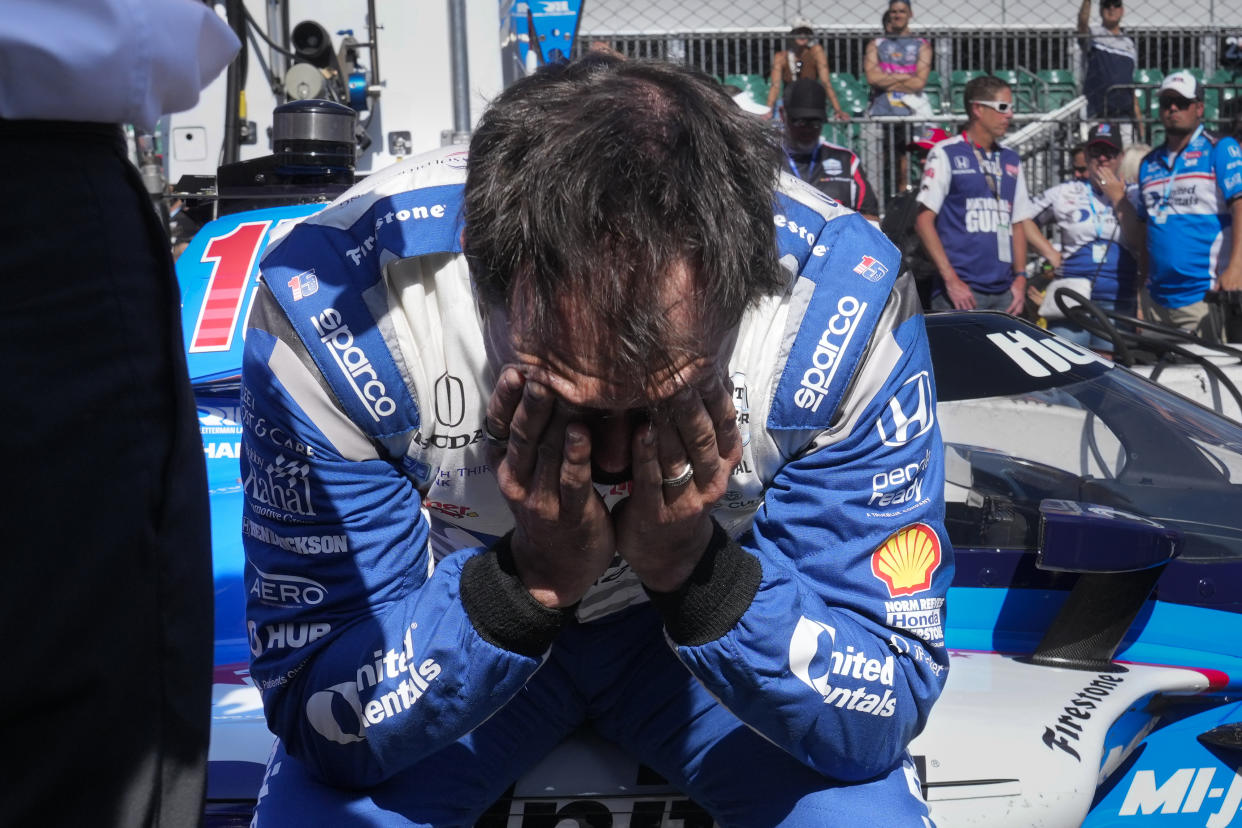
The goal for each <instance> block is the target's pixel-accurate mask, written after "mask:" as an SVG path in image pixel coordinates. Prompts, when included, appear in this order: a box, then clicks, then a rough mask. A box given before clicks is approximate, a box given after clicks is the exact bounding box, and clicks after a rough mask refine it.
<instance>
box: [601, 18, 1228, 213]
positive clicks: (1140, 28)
mask: <svg viewBox="0 0 1242 828" xmlns="http://www.w3.org/2000/svg"><path fill="white" fill-rule="evenodd" d="M1195 2H1196V0H1191V3H1190V4H1188V5H1179V7H1178V8H1176V9H1174V8H1173V7H1172V5H1171V4H1167V3H1158V2H1156V0H1147V2H1144V0H1129V2H1128V3H1127V12H1126V19H1125V21H1124V22H1125V24H1126V27H1125V30H1126V34H1128V35H1129V36H1130V37H1132V38H1133V39H1134V41H1135V44H1136V46H1137V48H1138V55H1139V60H1138V63H1139V69H1138V70H1137V71H1136V72H1135V73H1134V78H1133V89H1134V92H1135V94H1136V95H1137V96H1138V97H1139V102H1140V104H1141V107H1142V112H1143V114H1144V120H1145V126H1146V129H1147V132H1146V134H1147V136H1148V140H1149V142H1152V143H1158V142H1159V141H1160V140H1162V139H1163V136H1162V134H1161V129H1160V124H1159V119H1158V112H1157V109H1156V99H1155V94H1154V89H1155V88H1156V87H1157V86H1158V85H1159V83H1160V80H1161V79H1162V78H1163V77H1164V75H1165V74H1167V73H1169V72H1172V71H1174V70H1176V69H1182V68H1185V69H1190V70H1191V71H1193V72H1195V73H1196V74H1197V75H1199V76H1200V77H1201V78H1202V79H1203V80H1205V81H1206V83H1207V94H1206V96H1205V113H1204V117H1205V120H1206V121H1207V122H1208V126H1209V128H1211V129H1216V130H1217V131H1223V132H1231V131H1233V130H1234V123H1235V119H1237V120H1239V121H1242V94H1239V87H1240V85H1242V3H1232V2H1231V3H1222V2H1219V0H1197V2H1198V4H1199V5H1197V6H1196V5H1195ZM822 5H823V8H822V9H817V8H816V7H815V4H814V3H813V2H803V3H798V4H797V11H796V13H794V12H791V11H790V10H791V8H792V7H793V6H794V4H793V3H789V2H768V3H764V2H754V3H746V4H742V3H741V2H737V1H736V0H734V2H730V0H720V1H719V2H713V3H710V4H709V3H707V2H706V0H703V2H698V0H683V1H682V2H680V3H675V4H669V3H659V2H656V1H655V0H627V1H626V3H624V4H621V3H618V2H615V0H613V2H607V1H606V0H605V1H603V2H601V0H592V2H591V3H587V4H586V6H585V11H584V19H583V23H582V25H581V27H580V29H579V44H580V47H585V45H586V44H588V43H590V42H593V41H597V40H599V41H604V42H606V43H608V44H610V45H611V46H613V47H614V48H616V49H617V50H619V51H620V52H622V53H623V54H626V55H629V56H633V57H654V58H662V59H667V60H673V61H677V62H682V63H686V64H689V65H693V66H697V67H698V68H700V69H702V70H704V71H705V72H707V73H709V74H712V75H714V76H716V77H718V78H720V79H721V80H722V81H723V82H726V83H732V84H736V85H737V86H739V87H741V88H742V89H744V90H747V91H749V92H750V94H751V95H752V96H754V98H755V99H756V100H757V101H759V102H760V103H763V102H765V101H766V100H767V91H768V82H767V72H768V70H769V67H770V66H771V61H772V56H773V54H774V53H776V52H777V51H779V50H781V49H783V48H785V42H786V41H785V39H786V34H787V32H788V29H789V22H788V21H787V20H782V19H781V18H782V15H783V14H789V16H790V17H791V18H792V17H794V16H797V17H802V18H805V19H808V20H810V21H811V22H812V23H814V28H815V31H816V40H817V42H819V43H821V44H822V45H823V46H824V47H825V48H826V49H827V52H828V56H829V63H830V68H831V70H832V76H831V79H832V84H833V87H834V89H835V90H836V92H837V96H838V98H839V99H840V101H841V103H842V105H843V106H844V107H845V108H846V109H848V110H850V111H851V112H852V113H853V116H854V120H853V121H852V122H851V123H850V124H836V123H831V122H830V123H828V124H827V125H825V128H824V134H825V137H826V138H828V139H829V140H831V141H834V142H836V143H841V144H847V145H850V146H851V147H853V149H854V150H855V151H857V152H859V154H860V155H863V156H864V157H866V155H865V153H864V152H863V149H864V148H863V147H862V146H861V142H862V141H864V140H866V138H865V137H864V136H866V135H867V134H868V132H869V131H868V130H863V129H861V122H862V121H863V120H865V119H864V118H863V112H864V110H865V107H866V105H867V100H868V89H867V84H866V81H865V79H864V77H863V75H862V64H863V53H864V50H865V48H866V45H867V43H868V42H869V41H870V40H871V39H872V38H875V37H878V36H880V34H881V32H880V30H879V15H880V12H881V11H882V9H883V6H884V4H883V3H882V2H877V3H875V4H867V5H866V6H864V7H862V8H860V7H859V5H858V4H851V6H850V7H849V8H843V7H841V6H840V5H839V4H832V5H831V6H829V5H828V4H827V3H823V4H822ZM914 8H915V20H914V25H913V26H912V30H913V34H916V35H918V36H920V37H924V38H926V39H927V40H928V41H929V42H931V44H932V46H933V52H934V55H935V60H934V63H933V71H932V74H931V78H930V79H929V82H928V87H927V90H926V94H927V96H928V98H929V99H930V101H931V103H932V105H933V109H934V111H935V113H936V116H937V117H935V118H934V119H932V120H931V121H929V120H928V119H927V118H912V119H909V120H912V121H914V122H916V123H927V122H930V123H935V124H937V125H940V126H943V127H945V128H946V129H949V130H950V131H952V130H953V129H955V127H956V126H957V125H958V124H961V123H962V122H964V121H965V115H964V113H963V107H962V100H961V90H962V88H963V87H964V86H965V84H966V82H967V81H968V80H969V79H970V78H971V77H973V76H975V75H977V74H981V73H985V72H991V73H993V74H996V75H999V76H1001V77H1003V78H1005V79H1006V80H1007V81H1009V83H1010V84H1011V86H1013V88H1014V96H1015V100H1016V102H1017V104H1018V107H1019V115H1018V116H1016V117H1015V119H1014V126H1013V129H1012V131H1011V132H1010V135H1009V137H1008V139H1007V140H1006V143H1007V144H1009V145H1011V146H1014V147H1015V148H1016V149H1018V151H1019V152H1020V153H1021V154H1022V157H1023V163H1024V167H1025V171H1026V177H1027V184H1028V187H1029V188H1030V190H1031V191H1032V192H1038V191H1040V190H1042V189H1043V188H1045V187H1047V186H1049V185H1051V184H1053V183H1055V182H1057V181H1059V180H1061V179H1062V178H1064V177H1066V171H1067V170H1068V167H1069V158H1068V156H1067V155H1066V149H1067V148H1068V147H1069V146H1071V145H1072V144H1073V143H1075V142H1076V141H1077V140H1079V138H1080V137H1081V136H1083V135H1085V132H1086V129H1087V128H1088V127H1089V125H1090V124H1089V123H1087V122H1086V120H1085V100H1084V99H1083V98H1082V97H1081V96H1080V95H1079V92H1080V84H1081V80H1082V77H1081V76H1082V65H1083V61H1082V56H1083V55H1082V50H1083V45H1082V43H1081V41H1080V40H1079V38H1078V36H1077V34H1076V32H1075V31H1074V26H1075V18H1076V13H1077V4H1076V3H1073V2H1067V3H1065V4H1064V7H1063V8H1062V9H1059V10H1058V11H1057V15H1058V18H1059V19H1055V20H1054V19H1050V14H1051V13H1050V11H1049V8H1048V6H1047V5H1045V4H1038V3H1025V4H1017V3H1013V2H1005V1H1004V0H1002V2H1001V3H999V4H997V3H994V2H993V3H988V4H979V6H977V7H975V8H971V6H970V5H968V4H964V3H960V2H955V3H947V2H940V0H917V2H916V3H915V5H914ZM1097 9H1098V5H1097V4H1096V3H1095V2H1094V1H1093V8H1092V20H1093V21H1094V20H1096V19H1097V16H1098V12H1097ZM817 12H818V13H817ZM829 21H831V22H829ZM875 120H876V121H877V122H882V123H883V124H884V128H885V129H892V128H893V127H894V126H896V125H897V124H898V123H899V122H900V120H901V119H894V118H883V119H875ZM890 145H891V144H890ZM896 170H897V165H896V164H889V165H887V167H886V168H885V169H882V170H866V172H867V175H868V177H869V178H870V179H871V181H872V183H873V185H874V186H875V187H876V189H877V190H878V191H879V194H880V197H881V200H882V202H883V200H884V199H885V198H886V197H887V196H888V195H890V194H892V193H894V192H897V191H898V190H900V189H901V188H902V186H904V185H905V183H906V182H900V181H897V180H895V177H896Z"/></svg>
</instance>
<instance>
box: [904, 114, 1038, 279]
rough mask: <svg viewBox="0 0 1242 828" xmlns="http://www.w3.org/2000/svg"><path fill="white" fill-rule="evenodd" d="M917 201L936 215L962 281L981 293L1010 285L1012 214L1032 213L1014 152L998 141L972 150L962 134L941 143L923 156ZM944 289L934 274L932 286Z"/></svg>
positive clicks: (1012, 273) (938, 232)
mask: <svg viewBox="0 0 1242 828" xmlns="http://www.w3.org/2000/svg"><path fill="white" fill-rule="evenodd" d="M980 160H982V164H980ZM989 179H990V180H991V182H992V183H991V185H989V183H988V182H989ZM993 186H995V187H996V189H995V192H993ZM918 201H919V203H920V204H922V205H923V206H925V207H927V208H928V209H930V210H931V211H933V212H934V213H935V214H936V233H937V234H938V235H939V236H940V243H941V244H942V245H944V252H945V254H946V255H947V256H948V257H949V263H950V264H952V265H953V270H954V271H955V272H956V273H957V275H958V277H959V278H961V280H962V281H963V282H965V283H966V284H967V285H969V286H970V287H972V288H974V289H975V290H978V291H980V292H981V293H1003V292H1004V291H1006V290H1008V289H1009V286H1010V285H1011V284H1012V283H1013V277H1014V272H1015V267H1014V264H1013V252H1012V251H1013V247H1012V245H1013V236H1012V232H1011V231H1012V227H1013V221H1014V217H1015V216H1018V217H1022V216H1026V215H1028V214H1029V212H1030V199H1029V198H1028V197H1027V193H1026V183H1025V182H1024V181H1023V178H1022V169H1021V165H1020V160H1019V158H1018V153H1016V152H1014V151H1013V150H1011V149H1009V148H1007V147H1002V146H1000V145H997V146H996V147H994V148H993V149H992V151H991V152H985V151H983V150H982V149H979V150H978V151H977V152H976V148H975V147H974V145H973V144H971V142H970V141H969V140H967V139H966V138H965V136H961V135H959V136H957V137H956V138H950V139H949V140H947V141H941V142H940V143H939V144H937V145H936V146H934V147H932V150H931V152H930V153H929V154H928V156H927V164H926V165H925V166H924V167H923V181H922V184H920V186H919V196H918ZM1002 247H1004V248H1005V250H1006V252H1007V255H1006V256H1004V257H1002V256H1001V255H1000V251H1001V249H1002ZM1019 267H1020V266H1019ZM943 289H944V286H943V283H942V282H941V280H940V278H939V276H937V278H936V282H935V286H934V290H935V291H936V292H940V291H942V290H943Z"/></svg>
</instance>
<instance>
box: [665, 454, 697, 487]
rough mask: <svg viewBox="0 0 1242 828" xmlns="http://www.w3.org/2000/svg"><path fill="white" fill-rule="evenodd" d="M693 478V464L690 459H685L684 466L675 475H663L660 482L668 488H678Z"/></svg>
mask: <svg viewBox="0 0 1242 828" xmlns="http://www.w3.org/2000/svg"><path fill="white" fill-rule="evenodd" d="M693 479H694V466H692V465H691V464H690V461H689V460H687V461H686V467H685V468H684V469H682V470H681V473H680V474H678V475H677V476H676V477H665V478H663V479H662V480H661V481H660V482H661V483H663V484H664V485H665V486H668V487H669V488H670V489H680V488H681V487H682V486H684V485H686V484H687V483H689V482H690V481H691V480H693Z"/></svg>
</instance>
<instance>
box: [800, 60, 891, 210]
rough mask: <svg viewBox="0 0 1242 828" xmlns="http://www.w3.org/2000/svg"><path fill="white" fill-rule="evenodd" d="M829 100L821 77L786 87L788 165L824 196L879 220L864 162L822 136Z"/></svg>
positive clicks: (846, 148) (877, 206)
mask: <svg viewBox="0 0 1242 828" xmlns="http://www.w3.org/2000/svg"><path fill="white" fill-rule="evenodd" d="M827 102H828V98H827V94H826V93H825V90H824V87H823V86H822V85H821V84H820V82H819V81H817V80H812V79H810V78H801V79H799V80H796V81H794V82H793V83H791V84H789V86H787V87H785V127H784V147H785V161H786V166H787V167H788V169H789V171H790V172H791V173H793V174H794V175H795V176H797V177H798V178H800V179H802V180H803V181H805V182H807V183H808V184H810V185H811V186H813V187H815V188H816V189H817V190H819V191H820V192H821V193H823V194H824V195H826V196H828V197H829V198H833V199H836V200H837V201H839V202H841V203H842V204H844V205H845V206H847V207H849V208H850V209H851V210H856V211H858V212H860V213H862V214H863V216H864V217H865V218H866V219H867V220H869V221H873V222H878V221H879V220H880V217H879V212H880V209H879V202H878V200H877V199H876V195H875V191H874V190H873V189H871V185H870V184H869V183H867V178H866V176H865V175H864V174H863V170H862V162H861V161H859V159H858V156H857V155H855V154H854V153H853V151H852V150H850V148H849V147H842V146H838V145H837V144H833V143H831V142H829V141H827V140H825V139H824V138H823V137H822V134H821V132H822V130H823V128H824V114H825V113H826V112H827Z"/></svg>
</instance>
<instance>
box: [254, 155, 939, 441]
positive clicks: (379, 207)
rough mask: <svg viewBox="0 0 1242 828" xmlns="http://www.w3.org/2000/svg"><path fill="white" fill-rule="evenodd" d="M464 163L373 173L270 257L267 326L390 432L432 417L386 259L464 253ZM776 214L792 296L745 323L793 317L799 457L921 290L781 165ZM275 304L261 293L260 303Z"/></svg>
mask: <svg viewBox="0 0 1242 828" xmlns="http://www.w3.org/2000/svg"><path fill="white" fill-rule="evenodd" d="M465 163H466V156H465V153H464V152H462V151H460V150H456V151H453V150H442V151H438V152H434V153H429V154H427V155H423V156H418V157H416V158H413V159H410V160H409V161H407V162H405V163H403V164H400V165H397V166H395V167H393V168H390V170H388V171H385V172H384V173H380V174H377V175H375V176H371V177H369V178H368V179H366V180H365V181H363V182H361V183H360V184H359V185H358V186H356V187H354V188H352V189H351V190H349V191H347V192H346V193H344V194H343V195H342V196H341V197H340V198H339V199H338V200H337V201H336V202H334V203H333V204H331V205H329V206H328V207H327V208H325V209H324V210H323V211H321V212H319V213H317V214H315V215H313V216H310V217H308V218H307V219H305V220H303V221H301V222H298V223H297V224H294V225H293V226H291V227H289V228H286V229H284V231H283V233H282V234H281V235H280V236H279V237H278V238H276V239H275V240H274V241H273V242H272V244H271V245H270V246H269V247H268V250H267V251H266V253H265V254H264V257H263V261H262V273H263V280H264V282H265V283H266V284H267V286H268V289H269V292H270V298H271V300H274V302H275V304H276V305H278V306H279V308H280V314H281V315H283V316H284V317H285V318H286V319H287V323H288V324H287V325H284V324H281V325H273V324H271V323H267V327H268V329H269V330H271V331H273V332H274V333H276V332H277V330H283V331H284V334H283V335H282V334H280V333H277V335H278V336H281V338H285V337H286V336H287V337H288V338H289V339H290V340H296V342H294V341H291V343H290V344H293V345H294V347H295V349H296V350H298V351H299V352H302V353H304V356H303V358H304V359H309V360H310V361H312V362H313V363H314V365H315V366H316V368H317V371H316V372H315V373H316V374H317V375H318V376H319V378H320V379H321V381H322V382H323V383H324V384H325V385H326V386H327V387H328V388H329V389H330V390H331V392H332V395H333V397H334V398H335V399H336V400H337V402H338V404H339V405H340V407H341V409H342V410H343V411H344V412H345V413H346V414H347V415H348V416H349V418H350V419H351V420H352V421H353V422H355V423H356V424H357V425H358V427H359V428H360V429H361V430H362V431H363V432H364V433H366V434H367V435H368V436H369V437H371V438H372V439H374V440H377V441H385V440H386V438H391V437H393V436H394V435H402V434H409V433H412V432H415V431H416V430H417V429H419V427H420V421H421V415H420V410H419V406H418V400H417V399H416V397H415V395H414V393H413V391H412V389H413V388H414V387H415V385H414V383H412V382H411V381H410V379H409V378H410V372H409V371H408V370H407V368H406V366H405V365H403V364H402V358H401V355H400V354H401V352H400V349H398V348H395V347H392V345H391V341H392V339H393V337H394V334H393V332H392V330H391V325H389V324H387V323H386V321H385V320H386V317H387V312H388V298H387V295H386V292H387V290H388V288H387V286H386V285H385V282H384V267H385V266H386V265H387V264H389V263H390V262H392V261H394V260H397V259H407V258H414V257H419V256H427V255H431V254H442V255H443V254H449V255H455V254H459V253H460V238H461V205H462V188H463V185H464V181H465ZM773 221H774V224H775V229H776V243H777V249H778V255H779V256H780V260H781V263H782V265H783V266H784V267H785V269H786V271H787V272H788V273H789V275H790V281H789V283H788V286H787V294H786V296H784V297H778V298H777V299H778V300H779V301H775V302H770V303H761V305H760V306H759V307H757V308H755V309H753V310H752V311H750V312H749V313H748V314H747V318H746V319H745V320H744V321H743V326H747V325H752V326H753V325H768V324H771V323H772V322H773V321H774V319H775V318H776V317H777V316H779V317H780V319H781V324H782V330H783V334H782V336H781V340H780V341H781V345H780V348H779V353H777V354H772V353H768V354H766V355H765V356H764V358H763V361H764V362H767V363H768V365H767V366H765V368H766V371H769V372H772V375H773V376H772V385H771V388H772V391H773V393H772V396H771V399H770V408H769V409H768V412H767V413H768V416H767V418H766V427H767V429H768V430H769V432H772V433H773V437H774V440H775V441H776V442H777V443H778V444H783V445H784V448H783V449H782V453H784V454H786V456H789V454H788V453H786V450H788V452H793V451H795V450H796V447H797V446H798V445H804V444H805V443H807V442H808V441H809V440H810V439H812V438H813V437H814V435H815V434H816V433H818V432H821V431H823V430H826V429H831V428H832V427H833V423H834V421H835V420H836V419H837V418H838V414H839V413H840V409H841V405H842V401H843V399H845V398H846V397H847V395H848V393H849V391H850V389H851V388H852V387H853V386H854V385H855V382H856V378H857V377H858V375H859V372H860V367H861V366H863V365H864V364H865V362H866V360H867V357H868V355H869V354H870V353H871V351H872V349H873V348H874V347H875V345H876V344H877V343H878V342H879V341H880V339H881V338H883V337H884V336H887V335H888V334H889V333H891V331H892V330H893V329H895V328H896V327H897V326H898V325H900V324H901V323H902V322H903V321H904V320H905V319H908V318H909V317H910V316H913V315H916V314H918V313H919V311H918V305H917V299H914V298H912V297H913V296H914V294H913V291H912V290H907V289H904V288H903V289H901V290H897V291H894V290H893V288H894V283H895V280H896V279H897V276H898V273H899V269H900V268H899V265H900V255H899V253H898V251H897V250H896V248H895V247H894V246H893V245H892V243H891V242H889V240H888V239H887V238H885V237H884V236H883V234H881V233H880V232H879V231H877V230H875V229H874V228H873V227H872V226H871V225H870V224H869V223H868V222H867V221H866V220H865V219H863V218H862V217H861V216H859V215H858V214H857V213H854V212H853V211H851V210H849V209H847V208H845V207H843V206H842V205H840V204H838V203H837V202H835V201H833V200H831V199H829V198H827V197H825V196H824V195H822V194H821V193H820V192H819V191H818V190H816V189H815V188H814V187H811V186H809V185H807V184H805V183H804V182H801V181H799V180H798V179H796V178H795V177H793V176H790V175H782V176H781V180H780V184H779V187H778V192H777V194H776V198H775V201H774V214H773ZM308 269H309V270H311V271H312V273H313V275H314V276H315V280H314V283H315V284H316V285H317V288H316V289H315V290H314V291H313V292H311V293H307V292H306V291H305V290H301V291H299V290H297V289H291V288H287V287H286V286H287V285H289V284H291V283H293V284H302V285H304V284H305V283H306V281H307V280H305V279H300V280H299V279H296V278H295V277H298V276H299V275H303V274H305V272H306V271H307V270H308ZM907 281H908V280H907ZM907 287H908V286H907ZM778 306H779V307H780V308H781V312H780V313H779V314H775V313H774V312H773V311H772V308H775V307H778ZM271 310H273V309H270V308H269V309H267V310H264V304H263V303H259V304H258V305H257V308H256V313H259V314H260V315H263V314H267V315H269V316H270V312H271ZM753 367H754V366H753V365H752V366H751V368H752V369H753Z"/></svg>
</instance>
